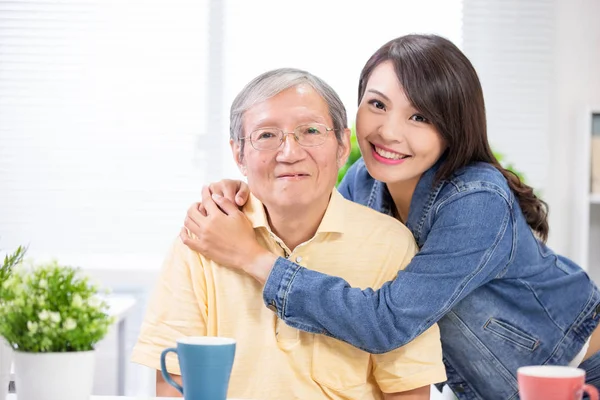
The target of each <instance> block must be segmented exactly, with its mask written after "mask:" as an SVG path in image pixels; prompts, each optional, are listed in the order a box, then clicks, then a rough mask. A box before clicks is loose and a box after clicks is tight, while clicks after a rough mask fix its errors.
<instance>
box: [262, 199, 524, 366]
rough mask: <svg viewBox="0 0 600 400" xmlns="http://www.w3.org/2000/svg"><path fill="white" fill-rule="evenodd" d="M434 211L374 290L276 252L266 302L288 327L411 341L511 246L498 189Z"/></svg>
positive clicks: (499, 266)
mask: <svg viewBox="0 0 600 400" xmlns="http://www.w3.org/2000/svg"><path fill="white" fill-rule="evenodd" d="M433 212H434V215H433V219H434V220H433V222H432V225H431V230H430V232H429V234H428V236H427V240H426V241H425V243H424V245H423V247H422V248H421V250H420V252H419V253H418V254H417V255H416V256H415V257H414V258H413V259H412V261H411V262H410V263H409V265H408V266H407V267H406V269H404V270H402V271H400V272H399V273H398V275H397V276H396V278H395V279H394V280H393V281H391V282H387V283H385V284H384V285H383V286H382V287H381V288H380V289H379V290H376V291H374V290H372V289H365V290H361V289H359V288H352V287H350V285H349V284H348V283H347V282H346V281H344V280H343V279H342V278H339V277H333V276H329V275H325V274H322V273H319V272H315V271H311V270H309V269H306V268H303V267H301V266H299V265H297V264H294V263H292V262H291V261H289V260H287V259H284V258H279V259H278V260H277V261H276V263H275V265H274V267H273V270H272V271H271V274H270V276H269V278H268V280H267V282H266V284H265V287H264V290H263V299H264V301H265V303H266V304H267V306H269V308H271V309H273V310H276V312H277V314H278V316H279V317H280V318H281V319H283V320H284V321H285V322H286V323H287V324H288V325H290V326H292V327H295V328H297V329H301V330H304V331H307V332H312V333H322V334H326V335H329V336H332V337H335V338H337V339H340V340H342V341H345V342H347V343H350V344H351V345H353V346H355V347H358V348H361V349H363V350H365V351H367V352H370V353H375V354H378V353H385V352H388V351H391V350H394V349H396V348H398V347H400V346H402V345H404V344H406V343H408V342H410V341H411V340H413V339H414V338H415V337H417V336H418V335H420V334H421V333H422V332H424V331H425V330H426V329H427V328H428V327H430V326H431V325H433V324H434V323H436V322H437V321H438V320H439V319H440V318H441V317H442V316H444V315H445V314H446V313H447V312H448V311H449V310H450V309H451V308H452V307H453V306H454V305H455V304H456V303H457V302H459V301H460V300H461V299H463V298H464V297H465V296H467V295H468V294H469V293H471V292H472V291H473V290H475V289H477V288H478V287H479V286H481V285H483V284H485V283H486V282H488V281H490V280H491V279H493V278H494V277H496V276H498V275H499V274H501V273H502V272H503V271H504V270H505V268H506V267H507V265H508V263H509V261H510V254H511V251H512V250H509V249H512V248H513V244H512V241H513V234H512V226H513V225H514V223H513V221H512V218H511V215H512V212H511V208H510V206H509V203H508V202H507V200H506V198H505V197H504V196H503V195H501V194H500V193H499V192H498V191H496V190H493V189H490V188H485V187H484V188H479V189H477V190H474V189H471V190H465V191H462V192H455V193H453V194H452V195H450V196H449V197H448V198H446V199H445V200H443V201H442V202H440V203H439V204H437V205H436V209H435V210H434V211H433ZM364 267H365V268H368V267H369V266H368V265H365V266H364Z"/></svg>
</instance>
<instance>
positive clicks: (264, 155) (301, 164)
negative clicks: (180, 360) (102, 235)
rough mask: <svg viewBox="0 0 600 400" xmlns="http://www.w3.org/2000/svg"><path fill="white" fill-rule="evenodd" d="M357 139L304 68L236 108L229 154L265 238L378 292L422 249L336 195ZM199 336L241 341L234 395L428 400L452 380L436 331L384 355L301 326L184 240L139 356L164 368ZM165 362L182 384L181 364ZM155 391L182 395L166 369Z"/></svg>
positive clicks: (279, 73) (273, 78)
mask: <svg viewBox="0 0 600 400" xmlns="http://www.w3.org/2000/svg"><path fill="white" fill-rule="evenodd" d="M349 134H350V131H349V129H348V128H347V122H346V111H345V108H344V106H343V104H342V102H341V101H340V99H339V97H338V96H337V94H336V93H335V92H334V91H333V90H332V89H331V88H330V87H329V86H328V85H327V84H326V83H325V82H323V81H322V80H320V79H319V78H317V77H315V76H313V75H311V74H309V73H307V72H304V71H299V70H294V69H279V70H274V71H270V72H267V73H265V74H262V75H260V76H258V77H257V78H255V79H254V80H253V81H252V82H250V83H249V84H248V85H247V86H246V87H245V88H244V89H243V90H242V91H241V93H240V94H239V95H238V96H237V97H236V99H235V100H234V102H233V104H232V107H231V140H230V143H231V148H232V151H233V156H234V158H235V161H236V163H237V164H238V166H239V168H240V170H241V172H242V173H243V174H244V175H245V176H246V177H247V179H248V186H249V188H250V191H251V193H252V195H251V198H250V200H249V201H248V203H247V204H246V205H245V206H244V209H243V212H244V214H245V215H246V217H247V218H248V220H249V223H251V224H252V226H253V227H254V230H255V232H256V236H257V238H259V241H260V243H261V244H262V245H263V246H265V247H266V248H268V249H270V250H271V251H273V252H276V253H278V254H280V255H282V256H285V257H290V258H292V259H294V260H295V261H296V262H298V263H300V264H305V265H306V263H308V262H310V261H311V260H312V261H317V260H318V262H313V263H312V264H315V265H320V266H326V267H323V270H322V272H325V273H328V274H333V275H338V276H341V277H343V278H344V279H346V280H347V281H348V282H349V283H350V284H351V285H352V286H358V287H363V288H366V287H374V288H377V287H379V286H381V285H382V284H383V283H384V282H386V281H388V280H391V279H393V278H394V277H395V275H396V274H397V273H398V270H399V269H401V268H403V267H404V266H405V265H407V264H408V262H409V261H410V259H411V258H412V256H413V255H414V253H415V251H416V245H415V243H414V240H413V238H412V235H411V233H410V231H409V230H408V229H407V228H406V227H404V226H403V225H402V224H400V223H399V222H398V221H396V220H394V219H393V218H390V217H388V216H385V215H383V214H380V213H377V212H376V211H373V210H370V209H368V208H366V207H363V206H361V205H358V204H355V203H352V202H350V201H347V200H345V199H344V198H343V197H342V196H341V195H340V194H339V193H338V192H337V191H336V190H335V183H336V178H337V174H338V169H339V168H340V167H341V166H342V165H343V164H344V163H345V161H346V158H347V157H348V154H349V150H350V145H349ZM213 206H214V205H213ZM209 212H210V210H209ZM347 216H351V218H348V217H347ZM361 265H370V266H371V268H370V269H368V270H365V269H364V268H360V267H357V266H361ZM199 335H207V336H225V337H232V338H235V339H236V340H237V350H236V356H235V362H234V366H233V370H232V374H231V380H230V385H229V396H230V397H235V398H248V399H292V398H295V399H319V398H330V399H361V400H364V399H380V398H383V399H396V398H406V399H408V398H410V399H429V387H430V384H432V383H437V382H441V381H445V379H446V375H445V370H444V366H443V364H442V355H441V344H440V339H439V331H438V328H437V326H435V325H434V326H433V327H432V328H430V329H429V330H427V331H426V332H424V333H423V334H422V335H421V336H419V337H418V338H416V339H415V340H414V341H412V342H411V343H409V344H407V345H406V346H404V347H401V348H399V349H397V350H395V351H393V352H390V353H386V354H381V355H372V354H368V353H366V352H364V351H361V350H359V349H357V348H354V347H352V346H350V345H348V344H346V343H343V342H340V341H338V340H336V339H333V338H330V337H327V336H324V335H313V334H309V333H306V332H301V331H298V330H296V329H294V328H291V327H289V326H287V325H286V324H285V323H283V322H282V321H280V320H279V319H278V318H277V315H276V314H275V313H272V312H270V311H269V310H268V309H266V308H265V307H263V303H262V287H261V286H260V285H259V284H258V283H257V282H256V281H255V280H254V279H253V278H251V277H250V276H246V275H244V274H241V273H239V272H237V271H233V270H229V269H227V268H225V267H222V266H219V265H216V264H215V263H214V262H212V261H211V260H209V259H207V258H205V257H203V255H202V254H198V253H195V252H193V251H192V250H190V249H189V248H188V247H186V246H185V245H183V243H182V242H181V241H180V240H179V239H177V240H176V241H175V243H174V244H173V246H172V248H171V252H170V253H169V256H168V257H167V259H166V261H165V263H164V267H163V269H162V274H161V276H160V279H159V281H158V286H157V288H156V290H155V292H154V294H153V297H152V298H151V301H150V304H149V308H148V310H147V314H146V317H145V320H144V323H143V325H142V329H141V333H140V337H139V339H138V343H137V344H136V346H135V349H134V351H133V361H135V362H138V363H141V364H144V365H147V366H149V367H152V368H155V369H158V370H159V369H160V365H159V356H160V352H161V351H162V350H163V349H164V348H167V347H172V346H173V345H174V343H175V340H176V339H177V338H179V337H183V336H199ZM167 366H168V370H169V372H170V373H171V374H173V375H174V378H175V379H176V380H177V379H179V378H180V377H178V376H177V375H179V374H180V371H179V368H178V365H177V363H176V362H175V360H173V359H169V360H168V363H167ZM156 389H157V394H158V395H159V396H176V395H178V392H176V391H175V390H174V389H172V388H171V387H170V386H169V385H167V384H166V383H165V382H164V381H163V379H162V376H161V375H160V372H158V373H157V384H156Z"/></svg>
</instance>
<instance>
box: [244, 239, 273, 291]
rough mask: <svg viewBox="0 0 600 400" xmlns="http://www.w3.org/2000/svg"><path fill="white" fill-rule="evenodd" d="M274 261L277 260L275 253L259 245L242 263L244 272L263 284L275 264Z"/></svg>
mask: <svg viewBox="0 0 600 400" xmlns="http://www.w3.org/2000/svg"><path fill="white" fill-rule="evenodd" d="M275 261H277V256H276V255H275V254H273V253H271V252H270V251H268V250H267V249H265V248H264V247H262V246H259V248H258V249H257V251H256V253H255V255H254V256H253V257H251V258H250V260H247V262H246V263H245V264H244V272H246V273H247V274H248V275H250V276H251V277H253V278H254V279H256V280H257V281H258V282H260V283H261V284H262V285H264V284H265V282H266V281H267V278H269V274H270V273H271V270H272V269H273V266H274V265H275Z"/></svg>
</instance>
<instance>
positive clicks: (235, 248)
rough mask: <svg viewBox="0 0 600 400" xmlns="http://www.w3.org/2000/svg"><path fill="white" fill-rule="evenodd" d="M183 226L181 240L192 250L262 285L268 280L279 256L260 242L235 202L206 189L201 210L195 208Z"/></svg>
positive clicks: (203, 190)
mask: <svg viewBox="0 0 600 400" xmlns="http://www.w3.org/2000/svg"><path fill="white" fill-rule="evenodd" d="M238 192H239V190H238ZM238 194H239V193H238ZM246 200H247V194H246ZM244 202H245V201H244ZM184 225H185V228H183V229H182V230H181V233H180V237H181V240H182V241H183V243H184V244H185V245H186V246H188V247H189V248H190V249H192V250H194V251H197V252H198V253H201V254H202V255H203V256H205V257H207V258H210V259H211V260H213V261H215V262H217V263H218V264H221V265H224V266H227V267H231V268H235V269H239V270H242V271H244V272H246V273H248V274H250V275H251V276H253V277H254V278H255V279H257V280H258V281H259V282H261V283H264V282H265V281H266V279H267V278H268V276H269V273H270V272H271V269H272V267H273V264H274V263H275V260H276V259H277V256H276V255H274V254H272V253H270V252H269V251H268V250H267V249H265V248H264V247H262V246H261V245H260V244H259V243H258V241H257V240H256V236H255V234H254V228H253V227H252V224H251V222H250V221H249V220H248V218H246V216H245V215H244V213H242V212H241V211H240V210H239V209H238V207H237V205H236V204H234V203H233V202H232V201H230V200H228V199H227V198H225V197H223V196H221V195H219V194H215V193H213V194H212V195H211V193H210V190H209V188H208V187H205V188H203V189H202V209H199V208H197V207H194V206H192V207H191V208H190V209H189V210H188V215H187V217H186V219H185V221H184ZM190 233H191V234H190Z"/></svg>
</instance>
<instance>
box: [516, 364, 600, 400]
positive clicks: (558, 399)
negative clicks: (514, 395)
mask: <svg viewBox="0 0 600 400" xmlns="http://www.w3.org/2000/svg"><path fill="white" fill-rule="evenodd" d="M517 379H518V382H519V396H520V398H521V400H581V398H582V397H583V393H584V392H585V393H587V394H588V395H589V396H590V400H598V390H597V389H596V388H595V387H593V386H592V385H586V384H585V371H584V370H582V369H581V368H574V367H562V366H553V365H532V366H529V367H521V368H519V369H518V370H517Z"/></svg>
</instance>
